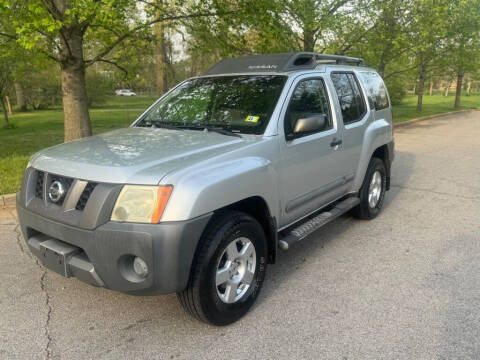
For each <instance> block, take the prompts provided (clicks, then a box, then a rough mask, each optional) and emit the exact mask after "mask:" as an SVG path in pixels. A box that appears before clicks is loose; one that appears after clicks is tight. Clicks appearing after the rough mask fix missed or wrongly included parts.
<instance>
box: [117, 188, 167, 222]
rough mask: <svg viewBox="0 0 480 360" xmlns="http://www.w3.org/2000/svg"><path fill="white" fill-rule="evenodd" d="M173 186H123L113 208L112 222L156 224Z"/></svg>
mask: <svg viewBox="0 0 480 360" xmlns="http://www.w3.org/2000/svg"><path fill="white" fill-rule="evenodd" d="M172 190H173V186H170V185H168V186H140V185H125V186H124V187H123V189H122V191H121V192H120V195H118V199H117V202H116V203H115V207H114V208H113V212H112V216H111V220H112V221H126V222H140V223H158V222H159V221H160V219H161V217H162V214H163V210H165V207H166V206H167V202H168V199H169V198H170V194H171V193H172Z"/></svg>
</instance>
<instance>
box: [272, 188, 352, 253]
mask: <svg viewBox="0 0 480 360" xmlns="http://www.w3.org/2000/svg"><path fill="white" fill-rule="evenodd" d="M359 203H360V199H359V198H358V197H349V198H347V199H345V200H343V201H341V202H339V203H338V204H337V205H335V207H333V208H332V209H330V210H329V211H324V212H321V213H320V214H318V215H317V216H315V217H313V218H311V219H310V220H307V221H305V222H304V223H302V224H300V225H298V226H297V227H295V228H293V229H292V230H291V231H290V232H289V233H288V234H287V235H286V236H284V237H282V238H280V240H278V245H279V246H280V249H282V250H288V248H289V247H290V245H292V244H293V243H296V242H297V241H300V240H302V239H304V238H306V237H307V236H308V235H310V234H311V233H313V232H315V231H317V230H318V229H320V228H321V227H322V226H324V225H326V224H328V223H329V222H330V221H332V220H335V219H336V218H337V217H339V216H340V215H342V214H345V213H346V212H347V211H349V210H350V209H352V208H354V207H355V206H357V205H358V204H359Z"/></svg>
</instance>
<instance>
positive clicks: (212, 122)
mask: <svg viewBox="0 0 480 360" xmlns="http://www.w3.org/2000/svg"><path fill="white" fill-rule="evenodd" d="M286 79H287V77H286V76H280V75H242V76H222V77H211V78H199V79H192V80H188V81H186V82H185V83H183V84H182V85H180V86H179V87H177V88H176V89H175V90H173V91H172V92H171V93H169V94H168V95H167V96H166V97H164V98H163V99H162V100H160V101H159V102H158V103H157V104H155V106H154V107H152V109H150V111H149V112H148V113H146V114H145V115H144V116H143V118H141V119H140V121H139V122H138V123H137V124H136V126H142V127H145V126H148V127H150V126H155V127H167V128H172V127H174V128H182V127H183V128H189V129H197V128H198V129H204V128H216V129H224V130H228V131H231V132H237V133H244V134H263V132H264V131H265V128H266V127H267V124H268V121H269V119H270V116H271V115H272V112H273V109H274V108H275V105H276V103H277V100H278V97H279V96H280V92H281V91H282V88H283V85H284V84H285V81H286Z"/></svg>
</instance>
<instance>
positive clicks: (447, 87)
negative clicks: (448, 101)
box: [445, 81, 452, 96]
mask: <svg viewBox="0 0 480 360" xmlns="http://www.w3.org/2000/svg"><path fill="white" fill-rule="evenodd" d="M451 84H452V83H451V82H450V81H449V82H447V85H445V96H448V90H450V85H451Z"/></svg>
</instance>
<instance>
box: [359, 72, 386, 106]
mask: <svg viewBox="0 0 480 360" xmlns="http://www.w3.org/2000/svg"><path fill="white" fill-rule="evenodd" d="M360 78H361V79H362V80H363V83H364V84H365V90H366V92H367V97H368V102H369V104H370V107H371V108H372V109H375V110H377V111H378V110H383V109H386V108H388V107H389V106H390V102H389V100H388V92H387V88H386V87H385V84H384V82H383V80H382V78H381V77H380V75H378V74H377V73H375V72H361V73H360Z"/></svg>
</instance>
